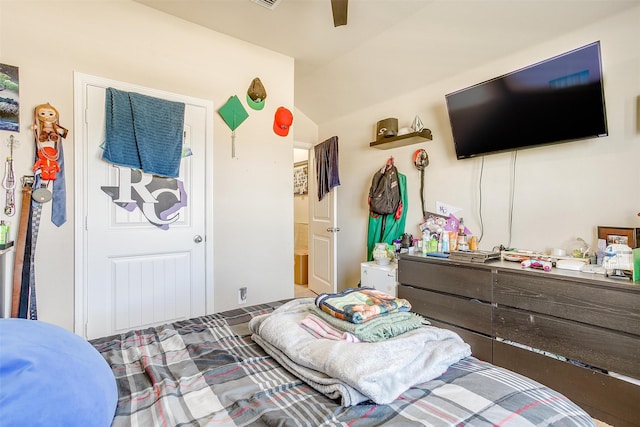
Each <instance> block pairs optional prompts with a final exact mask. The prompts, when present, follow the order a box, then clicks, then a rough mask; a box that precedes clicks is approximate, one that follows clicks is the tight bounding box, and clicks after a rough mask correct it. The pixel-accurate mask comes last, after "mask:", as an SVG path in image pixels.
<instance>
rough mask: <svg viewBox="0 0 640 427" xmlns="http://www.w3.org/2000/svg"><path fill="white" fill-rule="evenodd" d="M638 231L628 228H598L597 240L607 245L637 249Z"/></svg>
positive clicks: (639, 231) (639, 230)
mask: <svg viewBox="0 0 640 427" xmlns="http://www.w3.org/2000/svg"><path fill="white" fill-rule="evenodd" d="M639 233H640V229H638V228H636V229H634V228H630V227H603V226H598V239H602V240H604V241H606V242H607V245H613V244H615V243H617V244H621V245H627V246H629V247H630V248H637V247H638V239H639V237H640V236H639Z"/></svg>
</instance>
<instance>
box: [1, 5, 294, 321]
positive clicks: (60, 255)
mask: <svg viewBox="0 0 640 427" xmlns="http://www.w3.org/2000/svg"><path fill="white" fill-rule="evenodd" d="M0 60H1V61H2V62H3V63H6V64H9V65H14V66H17V67H19V68H20V102H21V118H20V127H21V131H20V133H19V134H18V135H16V137H17V138H18V139H19V140H20V142H21V143H22V144H21V146H20V147H19V148H18V149H17V150H16V152H15V153H14V158H15V167H16V176H17V177H21V176H23V175H29V174H32V172H31V166H32V164H33V155H34V147H33V143H32V141H33V133H32V132H31V130H30V126H31V124H32V114H33V108H34V107H35V106H36V105H38V104H41V103H44V102H50V103H51V104H52V105H54V106H55V107H57V109H58V110H59V111H60V117H61V120H60V123H61V124H62V125H63V126H64V127H66V128H68V129H70V130H72V129H73V128H74V126H73V72H74V71H79V72H82V73H86V74H91V75H96V76H99V77H104V78H109V79H114V80H120V81H124V82H129V83H134V84H139V85H142V86H147V87H152V88H157V89H161V90H165V91H170V92H175V93H181V94H184V95H188V96H194V97H198V98H204V99H211V100H213V102H214V107H215V109H216V110H217V109H218V108H219V107H220V106H221V105H222V104H223V103H224V102H226V100H227V99H228V98H229V97H230V96H232V95H235V94H237V95H238V96H239V97H240V98H241V99H243V97H244V96H245V94H246V91H247V88H248V87H249V84H250V83H251V80H252V79H253V78H254V77H260V79H261V81H262V82H263V84H264V85H265V87H266V89H267V92H268V94H269V97H268V98H267V101H266V106H265V108H264V110H262V111H254V110H251V109H247V110H248V112H249V114H250V117H249V118H248V119H247V121H246V122H245V123H243V124H242V125H241V126H240V127H239V128H238V130H237V132H236V134H237V137H236V147H237V156H238V157H237V158H236V159H232V157H231V131H230V130H229V128H228V127H227V126H226V125H225V124H224V122H223V121H222V119H221V118H220V117H219V115H217V114H216V115H215V118H214V140H213V141H209V142H208V144H211V146H212V147H213V150H214V163H213V164H212V165H209V167H210V168H213V170H214V188H212V189H209V194H210V195H212V196H213V197H214V204H215V210H214V212H210V213H208V214H210V215H213V217H214V229H215V243H214V246H215V260H214V261H213V262H214V280H215V295H214V296H215V298H214V301H215V310H216V311H221V310H224V309H229V308H233V307H236V305H237V304H236V302H237V297H236V295H237V288H238V287H240V286H248V288H249V289H248V304H255V303H259V302H265V301H272V300H277V299H282V298H288V297H292V296H293V287H292V286H291V281H292V279H291V278H292V276H293V256H292V254H293V227H292V223H293V194H292V191H291V186H292V178H291V177H292V163H293V160H292V159H293V135H292V133H293V132H292V133H290V134H289V136H288V137H286V138H282V137H279V136H277V135H275V133H274V132H273V130H272V125H273V115H274V112H275V110H276V108H277V107H278V106H280V105H284V106H286V107H288V108H289V109H291V110H292V111H293V69H294V68H293V59H292V58H289V57H285V56H283V55H280V54H277V53H275V52H271V51H268V50H265V49H262V48H259V47H257V46H254V45H250V44H247V43H245V42H242V41H239V40H236V39H233V38H230V37H227V36H224V35H221V34H217V33H214V32H211V31H209V30H206V29H204V28H202V27H199V26H196V25H193V24H189V23H187V22H184V21H181V20H178V19H176V18H173V17H171V16H168V15H165V14H163V13H160V12H158V11H155V10H153V9H150V8H147V7H146V6H143V5H141V4H139V3H135V2H132V1H129V0H119V1H111V0H104V1H91V2H80V1H57V0H56V1H20V0H18V1H13V0H8V1H7V0H3V1H1V2H0ZM294 120H295V119H294ZM295 125H296V123H295V121H294V125H293V128H292V129H295ZM9 135H10V133H9V132H0V157H2V156H5V155H6V154H5V153H7V152H8V151H6V150H7V149H6V145H5V141H6V140H7V139H8V137H9ZM75 143H76V136H75V135H73V133H70V135H69V136H68V137H67V139H66V140H65V141H64V144H65V155H66V159H65V165H66V173H67V210H68V217H69V219H68V222H67V223H66V224H65V225H63V226H62V227H60V228H56V227H55V226H53V225H52V224H51V222H50V220H49V218H50V209H51V208H50V204H48V205H45V207H44V212H43V217H42V225H41V229H40V234H39V239H38V245H37V252H36V284H37V296H38V307H39V315H40V316H39V317H40V319H42V320H45V321H49V322H52V323H55V324H58V325H60V326H63V327H65V328H67V329H71V330H72V329H73V321H74V319H73V312H74V306H73V304H74V294H73V289H74V283H73V280H74V265H73V256H74V252H73V241H74V235H73V230H74V221H76V218H74V217H73V212H74V194H73V179H74V170H73V164H74V159H73V151H74V150H73V147H74V144H75ZM3 150H4V151H3ZM17 198H18V205H19V204H20V200H21V196H20V191H19V190H18V191H17ZM18 217H19V212H18V213H17V214H16V216H14V217H12V218H6V217H5V216H4V215H3V214H0V218H1V219H9V221H10V222H11V224H12V228H13V230H14V237H15V230H17V228H18V223H17V218H18ZM158 232H161V231H158ZM265 254H267V255H268V256H265Z"/></svg>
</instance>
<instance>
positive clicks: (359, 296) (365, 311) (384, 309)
mask: <svg viewBox="0 0 640 427" xmlns="http://www.w3.org/2000/svg"><path fill="white" fill-rule="evenodd" d="M315 305H316V306H317V307H318V308H320V309H321V310H322V311H324V312H325V313H329V314H330V315H332V316H334V317H336V318H338V319H341V320H346V321H348V322H351V323H363V322H367V321H368V320H371V319H373V318H375V317H378V316H380V315H381V314H385V313H392V312H395V311H409V310H411V304H409V301H407V300H406V299H401V298H396V297H394V296H392V295H389V294H386V293H384V292H381V291H378V290H376V289H373V288H350V289H346V290H344V291H342V292H340V293H335V294H333V293H331V294H330V293H322V294H320V295H318V296H317V297H316V299H315Z"/></svg>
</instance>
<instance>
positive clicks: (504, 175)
mask: <svg viewBox="0 0 640 427" xmlns="http://www.w3.org/2000/svg"><path fill="white" fill-rule="evenodd" d="M638 22H640V7H636V8H635V9H631V10H629V11H627V12H625V13H624V14H621V15H618V16H616V17H614V18H611V19H606V20H603V21H601V22H597V23H594V24H593V25H590V26H589V27H586V28H583V29H582V30H580V31H576V32H574V33H572V34H570V35H567V36H565V37H562V38H559V39H556V40H553V41H551V42H549V43H544V44H541V45H538V46H532V47H530V48H528V49H525V50H523V51H522V52H520V53H519V54H517V55H513V56H510V57H507V58H504V59H503V60H501V61H497V62H493V63H489V64H485V65H482V66H480V67H478V68H476V69H473V70H461V73H460V74H459V75H456V76H452V77H451V78H449V79H447V80H445V81H441V82H438V83H437V84H433V85H430V86H425V87H420V88H416V90H415V91H414V92H413V93H410V94H408V95H406V96H399V97H390V98H389V100H388V101H387V102H385V103H383V104H379V105H373V106H368V107H366V108H363V109H362V110H360V111H357V112H355V113H353V114H351V115H349V116H346V117H342V118H340V119H338V120H335V121H333V122H329V123H321V124H320V125H319V136H320V138H319V140H323V139H324V138H327V137H329V136H332V135H339V137H340V181H341V183H342V185H341V186H340V187H338V189H337V191H338V226H339V227H340V229H341V231H340V234H339V243H338V251H339V253H338V256H339V259H340V264H339V268H338V275H339V284H338V286H339V288H345V287H350V286H354V285H355V284H357V283H358V280H359V275H360V272H359V263H360V262H361V261H363V260H365V259H366V236H367V215H368V210H367V192H368V188H369V185H370V180H371V177H372V175H373V173H374V172H375V170H376V169H377V168H379V167H381V166H382V165H383V164H384V162H385V161H386V160H387V158H388V157H389V156H393V157H394V158H395V161H396V165H397V166H398V169H399V171H400V173H403V174H405V175H406V176H407V183H408V193H409V208H408V209H409V210H408V216H407V223H406V231H407V232H409V233H413V234H414V236H416V234H417V232H418V228H417V225H418V223H419V222H420V220H421V216H422V215H421V209H420V193H419V189H420V174H419V172H418V171H417V170H416V169H415V167H414V166H413V163H412V155H413V153H414V152H415V150H417V149H418V148H424V149H426V150H427V152H428V154H429V158H430V164H429V166H428V168H427V169H426V174H425V201H426V208H427V210H430V211H433V210H435V203H436V201H442V202H446V203H449V204H451V205H453V206H457V207H460V208H462V209H463V210H462V211H461V212H460V213H459V214H458V216H462V217H464V219H465V224H466V225H467V226H468V227H469V228H470V229H471V230H472V231H473V232H474V233H475V234H480V215H479V205H480V199H479V191H478V182H479V176H480V164H481V160H480V159H469V160H460V161H458V160H456V157H455V153H454V148H453V140H452V136H451V128H450V125H449V122H448V117H447V112H446V106H445V98H444V96H445V94H447V93H449V92H453V91H454V90H457V89H461V88H463V87H467V86H470V85H473V84H476V83H480V82H482V81H484V80H487V79H490V78H493V77H496V76H498V75H501V74H504V73H507V72H510V71H513V70H516V69H519V68H521V67H524V66H527V65H530V64H532V63H535V62H537V61H540V60H543V59H546V58H549V57H551V56H554V55H556V54H560V53H563V52H566V51H569V50H571V49H574V48H577V47H579V46H583V45H586V44H588V43H591V42H593V41H596V40H600V41H601V49H602V66H603V74H604V84H605V97H606V108H607V116H608V125H609V136H607V137H605V138H599V139H591V140H583V141H576V142H571V143H566V144H561V145H555V146H547V147H540V148H534V149H528V150H521V151H519V152H518V154H517V161H516V166H515V188H514V190H515V193H514V194H515V197H514V203H513V226H512V232H511V236H509V226H508V218H509V200H510V195H511V184H510V183H511V178H512V174H513V173H514V170H513V167H512V165H513V153H502V154H493V155H489V156H486V157H485V164H484V177H483V180H482V216H483V219H484V237H483V239H482V242H481V244H480V249H492V248H493V247H494V246H498V245H500V244H503V245H505V246H506V245H508V244H509V240H510V245H511V247H516V248H523V249H532V250H540V251H545V250H549V249H550V248H552V247H565V245H567V244H568V243H569V242H570V241H571V240H572V239H574V238H576V237H582V238H584V239H585V240H586V241H587V242H590V243H593V244H595V241H596V227H597V226H598V225H610V226H621V227H640V218H639V217H638V216H637V213H638V212H640V191H639V186H640V167H639V163H638V162H639V159H640V131H639V130H638V126H637V124H636V120H637V118H636V117H637V111H636V108H637V106H636V103H637V101H636V99H637V97H638V96H639V95H640V49H638V46H637V43H638V40H640V25H638ZM505 37H508V35H505ZM432 60H433V61H437V60H438V58H432ZM416 114H417V115H419V116H420V117H421V119H422V121H423V122H424V124H425V126H426V127H427V128H429V129H431V130H432V132H433V136H434V137H433V141H431V142H426V143H421V144H416V145H411V146H407V147H402V148H397V149H392V150H378V149H374V148H370V147H369V142H370V141H373V140H375V135H374V134H375V129H376V123H377V121H378V120H381V119H384V118H387V117H397V118H398V120H399V127H403V126H408V125H410V124H411V121H412V120H413V117H414V116H415V115H416ZM354 201H355V202H354Z"/></svg>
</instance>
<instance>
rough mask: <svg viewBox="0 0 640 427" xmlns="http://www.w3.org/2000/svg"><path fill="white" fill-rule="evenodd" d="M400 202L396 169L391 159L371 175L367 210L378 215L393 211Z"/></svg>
mask: <svg viewBox="0 0 640 427" xmlns="http://www.w3.org/2000/svg"><path fill="white" fill-rule="evenodd" d="M399 204H400V184H399V183H398V169H397V168H396V167H395V166H394V164H393V161H390V162H387V164H386V165H385V166H384V167H383V168H382V169H380V170H379V171H377V172H376V173H375V174H374V175H373V179H372V181H371V188H370V189H369V210H370V211H371V212H372V213H374V214H378V215H388V214H392V213H395V212H396V211H397V209H398V205H399Z"/></svg>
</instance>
